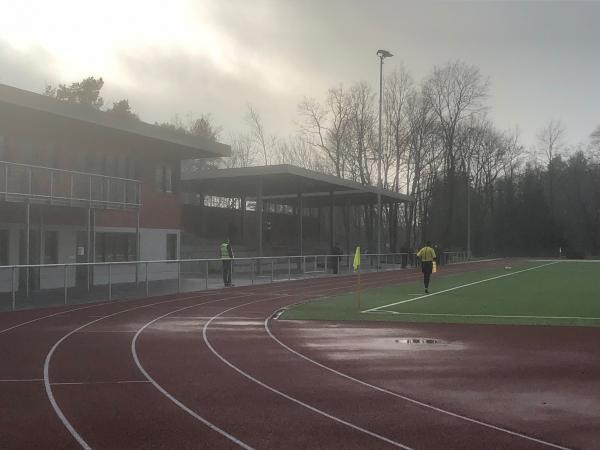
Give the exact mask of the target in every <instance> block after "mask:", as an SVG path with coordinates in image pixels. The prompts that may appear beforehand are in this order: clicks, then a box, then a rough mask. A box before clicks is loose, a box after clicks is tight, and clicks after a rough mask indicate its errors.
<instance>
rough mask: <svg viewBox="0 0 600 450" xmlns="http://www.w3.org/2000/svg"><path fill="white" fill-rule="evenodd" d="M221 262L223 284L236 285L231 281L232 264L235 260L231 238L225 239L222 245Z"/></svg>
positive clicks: (220, 248)
mask: <svg viewBox="0 0 600 450" xmlns="http://www.w3.org/2000/svg"><path fill="white" fill-rule="evenodd" d="M219 250H220V254H221V262H222V263H223V284H224V285H225V287H229V286H234V285H233V284H232V283H231V264H232V262H233V250H232V249H231V244H230V243H229V238H227V239H225V240H224V241H223V242H222V243H221V245H220V247H219Z"/></svg>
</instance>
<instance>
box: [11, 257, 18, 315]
mask: <svg viewBox="0 0 600 450" xmlns="http://www.w3.org/2000/svg"><path fill="white" fill-rule="evenodd" d="M16 271H17V267H16V266H13V267H12V271H11V272H10V273H11V275H12V277H11V280H10V289H11V291H12V310H13V311H14V310H15V309H16V307H17V294H16V289H15V273H16Z"/></svg>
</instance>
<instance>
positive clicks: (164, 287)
mask: <svg viewBox="0 0 600 450" xmlns="http://www.w3.org/2000/svg"><path fill="white" fill-rule="evenodd" d="M360 260H361V264H360V268H359V271H360V272H363V273H364V272H378V271H387V270H401V269H405V268H414V267H416V266H417V265H418V260H417V258H416V256H415V255H414V254H413V253H385V254H379V255H378V254H361V255H360ZM466 261H467V255H466V252H447V253H444V254H443V255H442V260H441V261H440V262H441V263H442V264H444V263H460V262H466ZM353 262H354V254H342V255H327V254H322V255H303V256H265V257H246V258H235V259H234V260H233V263H232V281H233V283H235V284H236V285H255V284H264V283H273V282H278V281H286V280H295V279H306V278H315V277H323V276H335V275H336V274H338V275H343V274H349V273H352V272H354V268H353ZM222 275H223V274H222V261H221V259H217V258H211V259H183V260H160V261H122V262H94V263H66V264H31V265H12V266H0V311H3V310H4V311H7V310H13V311H14V310H16V309H25V308H37V307H47V306H55V305H68V304H80V303H88V302H97V301H106V300H108V301H113V300H116V299H131V298H142V297H149V296H155V295H166V294H176V293H183V292H197V291H202V290H207V289H216V288H220V287H223V278H222Z"/></svg>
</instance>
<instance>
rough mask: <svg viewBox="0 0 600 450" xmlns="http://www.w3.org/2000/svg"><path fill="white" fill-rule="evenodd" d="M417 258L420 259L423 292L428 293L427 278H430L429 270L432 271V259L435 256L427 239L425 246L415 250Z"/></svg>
mask: <svg viewBox="0 0 600 450" xmlns="http://www.w3.org/2000/svg"><path fill="white" fill-rule="evenodd" d="M417 258H419V259H420V260H421V272H423V284H424V285H425V293H426V294H429V280H430V279H431V272H433V261H434V260H435V258H436V255H435V250H434V249H433V248H431V242H429V241H427V242H426V244H425V247H423V248H422V249H421V250H419V251H418V252H417Z"/></svg>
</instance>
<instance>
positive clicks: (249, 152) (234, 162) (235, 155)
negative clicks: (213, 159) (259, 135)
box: [224, 133, 256, 168]
mask: <svg viewBox="0 0 600 450" xmlns="http://www.w3.org/2000/svg"><path fill="white" fill-rule="evenodd" d="M255 155H256V145H255V142H254V138H253V136H251V135H249V134H248V133H238V134H235V135H232V136H231V157H229V158H224V162H225V167H228V168H231V167H248V166H252V165H253V164H254V163H255Z"/></svg>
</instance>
